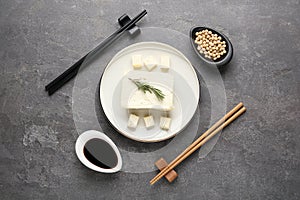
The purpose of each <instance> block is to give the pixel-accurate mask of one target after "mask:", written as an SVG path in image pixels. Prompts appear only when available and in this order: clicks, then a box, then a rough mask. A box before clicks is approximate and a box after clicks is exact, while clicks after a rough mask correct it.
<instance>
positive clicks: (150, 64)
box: [144, 56, 157, 71]
mask: <svg viewBox="0 0 300 200" xmlns="http://www.w3.org/2000/svg"><path fill="white" fill-rule="evenodd" d="M144 65H145V67H146V68H147V69H148V71H152V70H153V69H154V68H155V67H156V66H157V61H156V60H155V58H154V57H153V56H147V57H146V58H145V59H144Z"/></svg>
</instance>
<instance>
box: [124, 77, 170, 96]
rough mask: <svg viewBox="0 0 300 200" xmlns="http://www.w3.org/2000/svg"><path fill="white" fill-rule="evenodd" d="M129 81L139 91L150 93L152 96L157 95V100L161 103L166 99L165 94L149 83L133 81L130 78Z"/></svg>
mask: <svg viewBox="0 0 300 200" xmlns="http://www.w3.org/2000/svg"><path fill="white" fill-rule="evenodd" d="M129 80H131V81H132V82H133V83H134V84H135V85H136V86H137V88H138V90H141V91H143V92H144V93H146V91H148V92H150V93H151V94H152V93H153V94H155V96H156V98H157V99H158V100H159V101H162V100H163V99H164V98H165V94H164V93H163V92H162V91H161V90H160V89H157V88H155V87H153V86H151V85H149V84H147V83H144V82H141V81H138V80H134V79H131V78H129Z"/></svg>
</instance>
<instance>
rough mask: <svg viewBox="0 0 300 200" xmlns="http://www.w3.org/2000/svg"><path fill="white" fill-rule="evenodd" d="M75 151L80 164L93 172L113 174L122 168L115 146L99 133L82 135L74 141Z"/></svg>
mask: <svg viewBox="0 0 300 200" xmlns="http://www.w3.org/2000/svg"><path fill="white" fill-rule="evenodd" d="M75 151H76V155H77V157H78V159H79V160H80V161H81V162H82V164H84V165H85V166H86V167H88V168H90V169H92V170H94V171H97V172H102V173H114V172H117V171H120V170H121V168H122V158H121V154H120V152H119V150H118V148H117V146H116V145H115V144H114V142H113V141H112V140H111V139H110V138H109V137H107V136H106V135H105V134H104V133H101V132H99V131H95V130H89V131H86V132H84V133H82V134H81V135H80V136H79V137H78V139H77V141H76V145H75Z"/></svg>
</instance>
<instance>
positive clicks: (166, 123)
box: [159, 117, 171, 130]
mask: <svg viewBox="0 0 300 200" xmlns="http://www.w3.org/2000/svg"><path fill="white" fill-rule="evenodd" d="M170 125H171V118H169V117H160V123H159V126H160V128H161V129H163V130H169V128H170Z"/></svg>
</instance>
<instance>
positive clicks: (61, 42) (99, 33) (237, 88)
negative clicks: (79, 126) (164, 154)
mask: <svg viewBox="0 0 300 200" xmlns="http://www.w3.org/2000/svg"><path fill="white" fill-rule="evenodd" d="M142 9H147V10H148V15H147V17H146V18H145V19H143V20H142V21H141V23H139V25H140V26H142V27H147V26H149V27H150V26H153V27H166V28H169V29H173V30H177V31H180V32H182V33H185V34H186V33H188V31H189V29H190V27H192V26H194V25H206V26H208V27H213V28H216V29H218V30H221V31H222V32H223V33H225V34H226V35H228V37H229V38H230V39H231V41H232V43H233V46H234V50H235V54H234V58H233V60H232V62H231V64H230V65H229V66H228V68H227V69H226V70H224V71H223V72H222V78H223V81H224V85H225V89H226V98H227V99H226V100H227V109H230V108H231V107H233V106H234V105H235V104H236V103H237V102H239V101H243V102H244V104H245V105H246V106H247V108H248V112H247V113H246V114H245V115H243V117H241V118H240V119H238V121H237V123H235V124H234V125H232V126H229V127H228V128H226V130H224V132H223V133H222V135H221V136H220V138H219V140H218V142H217V144H216V145H215V147H214V149H213V150H212V151H211V152H210V153H209V154H208V155H207V156H206V157H205V158H203V159H199V158H198V157H197V155H196V154H195V155H193V156H191V157H190V158H189V159H187V160H186V161H185V162H184V164H182V165H180V166H178V167H177V168H176V169H177V170H178V172H179V174H180V175H179V177H178V179H177V180H176V181H175V182H174V183H173V184H171V185H170V184H168V183H167V182H166V181H165V180H162V181H160V182H159V183H158V184H156V185H154V186H150V185H149V183H148V182H149V180H150V179H151V178H152V177H153V176H154V175H155V172H149V173H139V174H134V173H125V172H119V173H116V174H113V175H105V174H98V173H95V172H93V171H91V170H88V169H87V168H85V167H83V166H82V165H81V164H80V162H79V161H78V160H77V158H76V155H75V153H74V142H75V138H74V137H73V134H74V132H75V131H76V129H75V126H74V122H73V117H72V87H73V82H71V83H69V84H67V85H66V86H65V87H63V88H62V89H61V90H60V91H59V92H57V93H56V94H55V95H53V96H51V97H48V96H47V94H46V93H45V92H44V86H45V84H46V83H48V82H49V81H50V80H52V79H53V78H54V77H55V76H56V75H58V74H59V73H61V72H62V71H63V70H64V69H65V68H66V67H67V66H70V65H71V64H72V63H74V61H76V60H77V59H78V58H79V57H80V56H82V55H83V54H84V53H85V52H87V51H88V50H89V49H91V48H92V47H93V46H94V44H95V42H97V41H101V40H102V39H103V38H104V37H105V36H107V35H109V34H110V33H111V32H113V31H114V30H115V29H116V28H117V24H116V18H117V17H119V16H121V15H122V14H124V13H125V12H127V13H128V14H130V15H131V16H133V15H135V14H136V13H138V12H140V11H141V10H142ZM299 13H300V4H299V0H287V1H279V0H274V1H272V0H265V1H259V0H253V1H238V0H229V1H221V0H213V1H196V0H191V1H185V2H184V1H182V2H181V1H150V0H145V1H132V0H130V1H124V2H123V1H121V0H110V1H107V0H99V1H88V0H82V1H73V0H70V1H64V0H61V1H58V0H55V1H45V0H27V1H22V0H11V1H1V2H0V58H1V59H0V72H1V73H0V170H1V171H0V199H289V200H290V199H300V192H299V188H300V151H299V150H300V148H299V145H300V137H299V130H300V102H299V98H300V81H299V80H300V79H299V77H300V70H299V63H300V50H299V49H300V21H299V19H300V14H299ZM205 128H207V127H203V130H204V129H205Z"/></svg>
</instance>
